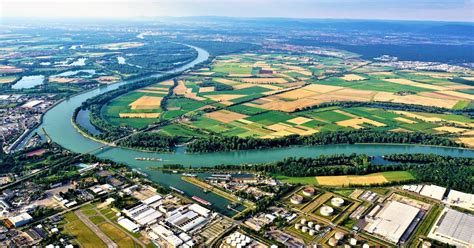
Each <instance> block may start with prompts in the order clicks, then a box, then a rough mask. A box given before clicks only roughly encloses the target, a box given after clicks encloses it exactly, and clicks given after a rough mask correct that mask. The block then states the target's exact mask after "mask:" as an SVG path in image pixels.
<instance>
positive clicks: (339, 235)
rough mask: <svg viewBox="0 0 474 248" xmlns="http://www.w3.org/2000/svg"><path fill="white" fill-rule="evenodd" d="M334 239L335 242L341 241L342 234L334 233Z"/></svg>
mask: <svg viewBox="0 0 474 248" xmlns="http://www.w3.org/2000/svg"><path fill="white" fill-rule="evenodd" d="M334 238H335V239H337V240H341V239H343V238H344V233H342V232H336V233H335V234H334Z"/></svg>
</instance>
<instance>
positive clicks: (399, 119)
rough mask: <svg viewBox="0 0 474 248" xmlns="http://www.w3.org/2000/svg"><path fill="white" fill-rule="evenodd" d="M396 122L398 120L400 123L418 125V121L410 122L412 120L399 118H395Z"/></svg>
mask: <svg viewBox="0 0 474 248" xmlns="http://www.w3.org/2000/svg"><path fill="white" fill-rule="evenodd" d="M394 120H397V121H400V122H405V123H408V124H415V123H417V122H416V121H413V120H410V119H407V118H403V117H397V118H394Z"/></svg>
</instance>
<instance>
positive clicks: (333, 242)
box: [328, 238, 337, 247]
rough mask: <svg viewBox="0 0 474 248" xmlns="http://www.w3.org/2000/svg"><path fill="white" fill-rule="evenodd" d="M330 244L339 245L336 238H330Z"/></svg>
mask: <svg viewBox="0 0 474 248" xmlns="http://www.w3.org/2000/svg"><path fill="white" fill-rule="evenodd" d="M328 244H329V246H332V247H334V246H336V245H337V240H336V239H335V238H330V239H329V241H328Z"/></svg>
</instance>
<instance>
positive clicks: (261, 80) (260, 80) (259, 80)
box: [240, 78, 288, 84]
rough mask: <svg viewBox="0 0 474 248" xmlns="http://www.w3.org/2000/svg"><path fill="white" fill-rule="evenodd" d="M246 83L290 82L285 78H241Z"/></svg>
mask: <svg viewBox="0 0 474 248" xmlns="http://www.w3.org/2000/svg"><path fill="white" fill-rule="evenodd" d="M240 80H241V81H242V82H245V83H253V84H285V83H288V81H286V80H285V79H284V78H242V79H240Z"/></svg>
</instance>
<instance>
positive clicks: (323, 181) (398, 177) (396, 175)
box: [316, 171, 415, 186]
mask: <svg viewBox="0 0 474 248" xmlns="http://www.w3.org/2000/svg"><path fill="white" fill-rule="evenodd" d="M413 179H415V177H414V176H413V175H412V174H411V173H410V172H408V171H389V172H380V173H373V174H368V175H364V176H318V177H316V181H317V183H318V185H322V186H350V185H373V184H383V183H389V182H400V181H407V180H413Z"/></svg>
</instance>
